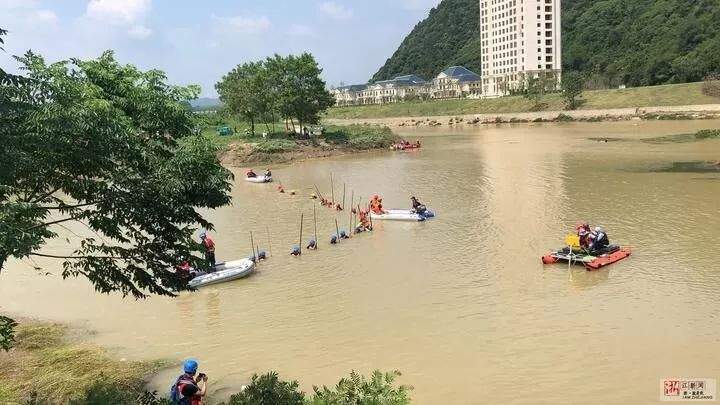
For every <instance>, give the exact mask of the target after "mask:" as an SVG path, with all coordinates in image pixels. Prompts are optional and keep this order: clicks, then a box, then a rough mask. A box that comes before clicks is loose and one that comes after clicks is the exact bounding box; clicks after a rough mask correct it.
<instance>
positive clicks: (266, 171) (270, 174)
mask: <svg viewBox="0 0 720 405" xmlns="http://www.w3.org/2000/svg"><path fill="white" fill-rule="evenodd" d="M270 177H272V172H271V171H270V168H269V167H268V168H267V169H265V178H266V179H269V178H270Z"/></svg>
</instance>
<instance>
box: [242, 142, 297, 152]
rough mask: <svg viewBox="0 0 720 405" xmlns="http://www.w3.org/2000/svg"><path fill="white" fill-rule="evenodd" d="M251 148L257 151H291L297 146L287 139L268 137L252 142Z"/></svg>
mask: <svg viewBox="0 0 720 405" xmlns="http://www.w3.org/2000/svg"><path fill="white" fill-rule="evenodd" d="M252 145H253V149H254V150H255V151H257V152H259V153H283V152H292V151H294V150H296V149H297V148H298V145H297V143H295V142H294V141H291V140H288V139H270V140H263V141H260V142H257V143H253V144H252Z"/></svg>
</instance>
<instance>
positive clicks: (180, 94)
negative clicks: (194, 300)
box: [0, 51, 232, 298]
mask: <svg viewBox="0 0 720 405" xmlns="http://www.w3.org/2000/svg"><path fill="white" fill-rule="evenodd" d="M16 59H17V61H19V62H20V63H21V65H22V68H23V70H24V71H25V72H26V76H24V77H9V75H6V74H4V72H3V76H2V78H1V80H0V112H1V114H0V133H2V136H3V148H0V270H1V269H2V267H3V265H4V264H5V262H6V260H7V259H8V258H10V257H14V258H18V259H22V258H32V257H48V258H54V259H58V260H61V261H62V263H63V272H62V275H63V277H77V276H83V277H86V278H87V279H88V280H89V281H90V282H91V283H92V284H93V285H94V286H95V289H96V290H97V291H99V292H102V293H110V292H113V291H118V292H120V293H122V294H123V295H132V296H133V297H135V298H143V297H145V296H146V295H148V294H160V295H173V294H174V293H175V292H176V291H178V290H181V289H184V288H185V287H184V286H183V284H182V283H181V282H180V280H179V279H178V277H176V276H175V274H174V273H173V272H171V271H168V270H169V269H171V268H173V267H174V266H175V265H177V264H178V263H179V262H180V260H181V258H188V259H189V260H190V262H191V263H192V264H194V265H196V266H199V267H204V266H206V265H205V264H204V261H203V260H201V259H200V258H199V257H195V256H194V255H193V253H194V252H196V251H197V250H198V249H199V245H198V244H197V242H195V241H194V240H193V232H194V231H195V230H196V229H197V228H198V227H203V228H208V229H211V228H212V224H211V223H209V222H208V221H207V220H205V219H204V218H203V216H202V215H201V214H200V213H199V212H198V209H212V208H217V207H220V206H223V205H226V204H228V203H229V202H230V196H229V195H228V193H229V190H230V181H231V179H232V174H231V173H230V172H229V171H228V170H226V169H225V168H223V167H222V166H221V165H220V163H219V161H218V159H217V156H216V148H215V146H213V144H212V143H211V142H210V141H209V140H206V139H204V138H203V137H201V136H198V135H194V134H193V132H194V131H193V129H194V127H195V121H194V117H193V114H192V113H191V112H189V111H188V110H186V109H185V108H184V107H183V105H182V101H186V100H188V99H192V98H195V97H196V96H197V94H198V92H199V88H198V87H197V86H191V87H175V86H170V85H168V84H167V83H166V78H165V75H164V74H163V72H160V71H157V70H150V71H147V72H143V71H140V70H138V69H137V68H135V67H134V66H130V65H120V64H118V62H116V61H115V59H114V56H113V54H112V52H109V51H108V52H105V53H104V54H103V55H102V56H101V57H100V58H99V59H97V60H88V61H82V60H79V59H72V60H71V61H63V62H58V63H55V64H51V65H47V64H46V63H45V61H44V60H43V58H42V57H40V56H37V55H35V54H33V53H32V52H28V53H27V54H26V55H25V56H24V57H20V58H16ZM71 222H74V223H78V224H80V226H82V227H84V228H85V229H87V230H88V231H89V232H90V233H92V236H90V237H79V236H78V238H79V240H78V241H77V243H74V244H73V245H71V246H68V251H67V252H63V253H57V252H55V253H53V254H49V253H46V252H44V251H43V247H44V245H45V243H46V242H47V241H48V240H49V239H52V238H56V237H58V233H57V230H58V229H59V228H63V227H65V225H66V224H68V223H71Z"/></svg>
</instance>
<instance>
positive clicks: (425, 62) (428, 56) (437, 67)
mask: <svg viewBox="0 0 720 405" xmlns="http://www.w3.org/2000/svg"><path fill="white" fill-rule="evenodd" d="M479 22H480V1H479V0H443V1H442V2H441V3H440V5H438V6H437V7H435V8H433V9H432V10H430V15H429V16H428V17H427V18H426V19H425V20H423V21H421V22H420V23H418V24H417V25H416V26H415V28H414V29H413V30H412V32H411V33H410V34H409V35H408V36H407V37H406V38H405V40H403V42H402V44H400V48H398V50H397V51H396V52H395V54H393V56H392V57H391V58H390V59H388V60H387V62H386V63H385V66H383V67H382V68H380V70H379V71H378V72H377V73H375V75H374V76H373V78H372V81H377V80H386V79H392V78H394V77H396V76H399V75H402V74H411V73H414V74H417V75H420V76H421V77H422V78H424V79H431V78H433V77H435V76H436V75H437V74H438V72H440V71H441V70H443V69H445V68H446V67H448V66H452V65H463V66H465V67H467V68H468V69H470V70H473V71H475V72H477V73H480V31H479V25H480V24H479Z"/></svg>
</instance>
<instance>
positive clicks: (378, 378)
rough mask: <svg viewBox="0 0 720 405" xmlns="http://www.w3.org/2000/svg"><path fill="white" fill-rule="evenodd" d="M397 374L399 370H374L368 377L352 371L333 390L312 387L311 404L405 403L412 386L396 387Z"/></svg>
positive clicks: (372, 404) (403, 404)
mask: <svg viewBox="0 0 720 405" xmlns="http://www.w3.org/2000/svg"><path fill="white" fill-rule="evenodd" d="M399 376H400V372H399V371H393V372H392V373H382V372H380V371H379V370H375V372H373V374H372V376H371V377H370V378H369V379H368V378H365V377H364V376H362V375H359V374H357V373H356V372H354V371H353V372H351V373H350V376H349V377H348V378H343V379H341V380H340V382H338V384H337V386H336V387H335V389H334V390H332V389H329V388H328V387H323V388H322V389H320V388H318V387H313V390H314V391H315V396H314V397H313V399H312V401H311V404H313V405H345V404H348V405H350V404H352V405H355V404H357V405H407V404H409V403H410V391H411V390H412V387H410V386H407V385H400V386H398V387H396V386H395V379H396V378H397V377H399Z"/></svg>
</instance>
